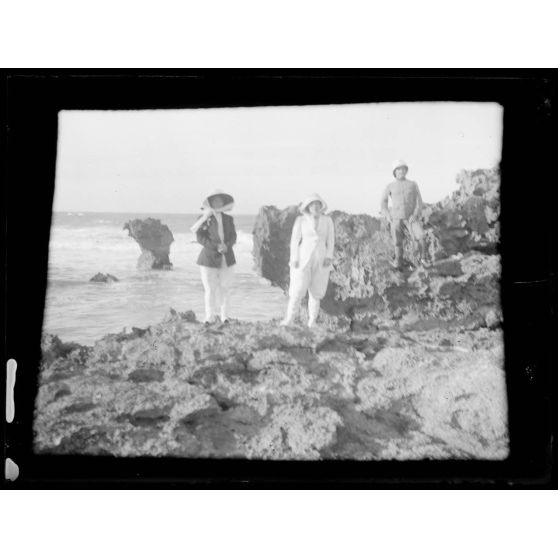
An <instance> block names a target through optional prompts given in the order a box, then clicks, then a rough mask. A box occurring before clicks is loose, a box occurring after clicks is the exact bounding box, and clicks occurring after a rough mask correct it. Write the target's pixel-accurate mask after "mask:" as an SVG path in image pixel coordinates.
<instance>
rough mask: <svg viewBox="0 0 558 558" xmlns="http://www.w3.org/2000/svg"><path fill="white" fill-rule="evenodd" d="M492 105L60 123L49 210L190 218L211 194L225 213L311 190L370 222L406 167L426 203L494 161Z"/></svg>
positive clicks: (155, 113) (114, 116)
mask: <svg viewBox="0 0 558 558" xmlns="http://www.w3.org/2000/svg"><path fill="white" fill-rule="evenodd" d="M502 117H503V109H502V107H501V106H500V105H497V104H495V103H453V102H436V103H422V102H421V103H371V104H353V105H319V106H295V107H261V108H260V107H257V108H219V109H180V110H174V109H173V110H142V111H61V112H60V113H59V133H58V155H57V166H56V188H55V198H54V207H53V209H54V210H55V211H67V212H77V211H82V212H86V211H99V212H122V213H149V212H153V213H197V212H198V211H199V208H200V206H201V203H202V201H203V200H204V199H205V197H207V195H208V194H210V193H212V192H213V191H214V190H216V189H219V190H223V191H225V192H228V193H230V194H231V195H232V196H233V197H234V198H235V208H234V211H233V213H237V214H255V213H257V211H258V210H259V208H260V207H261V206H262V205H276V206H277V207H280V208H283V207H286V206H288V205H293V204H296V203H298V202H300V201H301V200H302V199H304V198H305V197H306V196H308V195H310V194H312V193H314V192H317V193H319V194H320V195H321V196H322V197H323V198H325V200H326V202H327V203H328V206H329V209H330V210H333V209H340V210H343V211H347V212H350V213H369V214H377V213H378V212H379V204H380V198H381V195H382V192H383V190H384V188H385V186H386V185H387V184H388V183H389V182H391V181H392V180H393V176H392V170H391V167H392V163H393V161H394V160H397V159H404V160H405V161H406V162H407V163H408V166H409V174H408V178H409V179H411V180H414V181H416V182H417V183H418V185H419V188H420V190H421V193H422V197H423V199H424V201H425V202H429V203H434V202H437V201H439V200H441V199H443V198H444V197H445V196H446V195H448V194H449V193H450V192H451V191H453V190H455V189H456V188H457V184H456V182H455V177H456V175H457V173H458V172H459V171H460V170H461V169H468V170H474V169H478V168H489V167H493V166H495V165H497V164H498V163H499V161H500V154H501V142H502Z"/></svg>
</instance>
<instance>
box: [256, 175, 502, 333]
mask: <svg viewBox="0 0 558 558" xmlns="http://www.w3.org/2000/svg"><path fill="white" fill-rule="evenodd" d="M457 181H458V183H459V185H460V187H459V189H458V190H457V191H456V192H454V193H453V194H452V195H451V196H449V197H447V198H446V199H444V200H442V201H441V202H439V203H437V204H435V205H430V206H426V208H425V210H424V212H423V225H424V228H425V232H426V244H427V249H428V252H429V254H430V259H431V260H432V261H433V262H434V265H433V266H432V267H431V268H429V269H418V270H416V271H414V272H412V273H400V272H395V271H393V270H392V268H391V267H390V265H389V260H390V258H391V257H392V254H393V248H392V244H391V239H390V236H389V233H388V231H387V228H386V226H385V223H383V222H382V220H381V219H377V218H374V217H371V216H369V215H348V214H346V213H343V212H341V211H333V212H332V213H331V216H332V218H333V221H334V224H335V234H336V242H335V244H336V246H335V258H334V266H333V271H332V273H331V276H330V283H329V287H328V291H327V293H326V296H325V298H324V300H323V303H322V308H323V310H324V312H325V314H326V315H324V316H323V319H325V321H326V322H327V321H329V322H333V323H335V326H336V327H343V326H347V327H351V328H353V329H355V328H357V329H359V328H363V327H369V326H372V325H373V324H374V322H377V321H378V320H379V319H381V320H390V319H398V320H399V319H401V318H405V320H406V323H407V324H411V323H413V322H414V323H415V325H416V326H417V327H419V323H420V324H422V325H421V327H422V326H424V325H425V322H429V323H430V325H431V326H432V325H436V323H439V322H440V321H443V322H446V323H447V322H455V323H456V324H461V325H464V324H465V325H466V324H469V325H470V326H471V327H478V326H479V325H482V324H484V323H485V321H486V316H487V314H488V313H490V319H491V321H492V323H493V322H494V321H495V320H496V322H497V321H498V320H500V318H501V312H500V294H499V292H500V291H499V280H500V261H499V256H498V255H497V248H498V239H499V224H498V215H499V195H498V194H499V175H498V173H497V171H494V170H481V171H474V172H466V171H462V172H461V173H460V174H459V175H458V177H457ZM295 217H296V208H295V207H289V208H287V209H285V210H283V211H279V210H277V209H276V208H274V207H263V208H262V209H261V210H260V213H259V215H258V218H257V221H256V225H255V228H254V259H255V262H256V267H257V269H258V270H259V271H260V273H261V274H262V276H263V277H265V278H266V279H268V280H270V281H271V282H272V283H273V284H274V285H277V286H279V287H281V288H282V289H283V290H285V291H286V290H287V288H288V284H289V267H288V259H289V240H290V234H291V230H292V224H293V222H294V219H295ZM409 244H410V243H409ZM407 255H408V258H409V259H410V260H412V258H411V256H409V254H408V249H407ZM494 316H496V317H494ZM436 320H438V322H436Z"/></svg>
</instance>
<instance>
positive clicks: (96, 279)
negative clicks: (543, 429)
mask: <svg viewBox="0 0 558 558" xmlns="http://www.w3.org/2000/svg"><path fill="white" fill-rule="evenodd" d="M89 281H90V282H91V283H116V282H117V281H118V279H117V278H116V277H115V276H114V275H111V274H110V273H96V274H95V275H93V277H91V279H89Z"/></svg>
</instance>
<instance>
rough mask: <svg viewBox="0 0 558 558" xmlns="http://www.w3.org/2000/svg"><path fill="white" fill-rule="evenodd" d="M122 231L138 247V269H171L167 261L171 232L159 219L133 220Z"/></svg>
mask: <svg viewBox="0 0 558 558" xmlns="http://www.w3.org/2000/svg"><path fill="white" fill-rule="evenodd" d="M124 230H127V231H128V234H129V235H130V236H131V237H132V238H133V239H134V240H135V241H136V242H137V243H138V244H139V245H140V248H141V255H140V257H139V259H138V268H139V269H172V263H171V262H170V259H169V253H170V245H171V244H172V243H173V242H174V237H173V235H172V232H171V231H170V229H169V228H168V227H167V225H164V224H163V223H161V221H160V220H159V219H152V218H151V217H149V218H147V219H133V220H131V221H128V222H127V223H126V224H125V225H124Z"/></svg>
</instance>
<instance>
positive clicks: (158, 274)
mask: <svg viewBox="0 0 558 558" xmlns="http://www.w3.org/2000/svg"><path fill="white" fill-rule="evenodd" d="M198 216H199V215H180V214H154V213H149V214H136V213H134V214H132V213H77V212H75V213H74V212H55V213H53V217H52V226H51V233H50V244H49V269H48V287H47V296H46V302H45V313H44V320H43V331H44V332H47V333H52V334H55V335H58V336H59V337H60V339H62V341H75V342H78V343H81V344H85V345H92V344H94V342H95V341H96V340H98V339H100V338H101V337H102V336H104V335H106V334H108V333H116V332H120V331H122V330H123V329H124V328H126V329H128V330H129V329H130V328H131V327H133V326H135V327H141V328H145V327H147V326H149V325H151V324H154V323H157V322H159V321H161V320H162V319H163V317H164V316H165V314H167V313H168V310H169V308H174V309H175V310H177V311H179V312H183V311H186V310H193V311H194V312H195V313H196V317H197V318H198V319H199V320H202V319H203V316H204V304H203V286H202V283H201V279H200V271H199V266H198V265H196V259H197V257H198V254H199V252H200V250H201V246H200V245H199V244H198V243H197V242H196V240H195V235H193V234H192V233H191V232H190V230H189V229H190V227H191V226H192V224H193V223H194V222H195V221H196V219H197V218H198ZM147 217H152V218H154V219H160V220H161V221H162V223H164V224H165V225H167V226H168V227H169V228H170V230H171V231H172V233H173V236H174V242H173V243H172V244H171V248H170V260H171V262H172V264H173V269H172V270H171V271H158V270H149V271H142V270H139V269H137V261H138V258H139V256H140V253H141V250H140V247H139V245H138V244H137V243H136V241H135V240H134V239H132V238H131V237H130V236H129V235H128V232H127V231H125V230H124V229H123V227H124V224H125V223H126V222H127V221H130V220H131V219H144V218H147ZM233 217H234V220H235V225H236V230H237V237H238V238H237V244H236V245H235V247H234V251H235V255H236V260H237V264H236V266H235V281H234V287H233V290H232V295H231V303H230V312H229V314H230V316H231V318H234V319H239V320H248V321H260V320H269V319H272V318H279V317H281V316H282V314H283V313H284V311H285V306H286V297H285V295H284V294H283V292H282V291H281V290H280V289H279V288H277V287H273V286H271V284H270V283H269V282H268V281H267V280H265V279H263V278H261V277H260V276H259V275H258V274H257V273H256V271H255V270H254V263H253V257H252V245H253V241H252V230H253V227H254V223H255V220H256V216H255V215H233ZM98 272H100V273H110V274H111V275H114V276H116V277H117V278H118V282H114V283H92V282H90V281H89V279H90V278H91V277H92V276H93V275H95V274H96V273H98Z"/></svg>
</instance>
